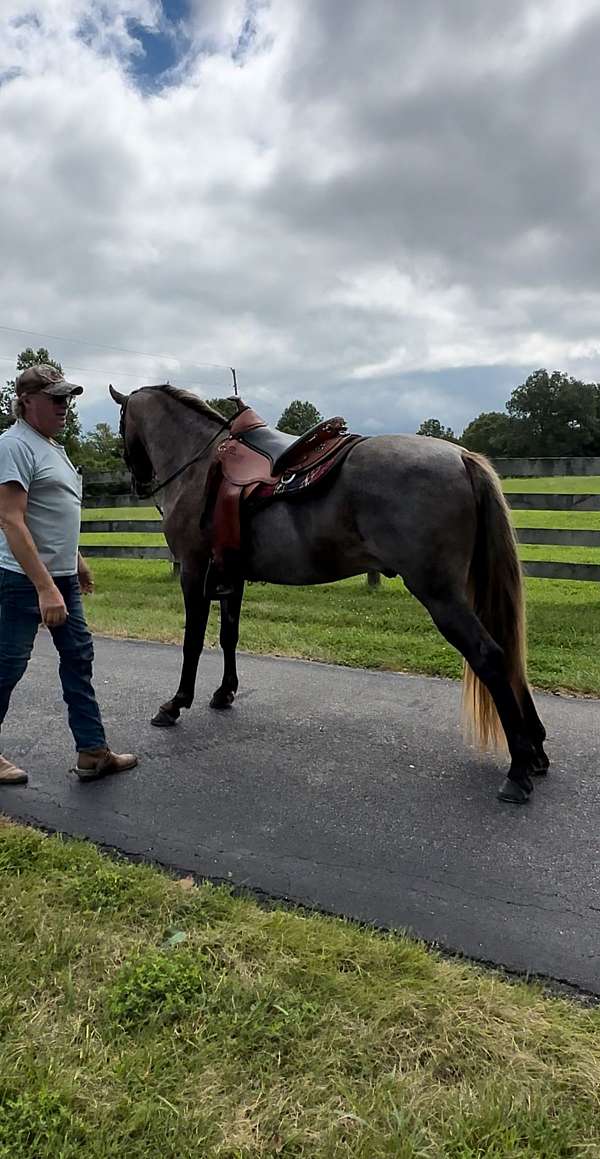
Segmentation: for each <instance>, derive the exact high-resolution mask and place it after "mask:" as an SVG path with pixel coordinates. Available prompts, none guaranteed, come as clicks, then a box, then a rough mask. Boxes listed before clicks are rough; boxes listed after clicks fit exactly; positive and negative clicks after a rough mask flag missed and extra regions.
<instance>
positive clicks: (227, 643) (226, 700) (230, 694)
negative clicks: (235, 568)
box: [210, 582, 244, 709]
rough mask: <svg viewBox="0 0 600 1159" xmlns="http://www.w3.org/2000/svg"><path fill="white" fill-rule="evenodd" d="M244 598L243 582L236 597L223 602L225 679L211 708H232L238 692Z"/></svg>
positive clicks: (228, 597)
mask: <svg viewBox="0 0 600 1159" xmlns="http://www.w3.org/2000/svg"><path fill="white" fill-rule="evenodd" d="M243 598H244V584H243V582H242V583H241V586H240V587H239V588H238V589H237V590H236V592H235V594H234V595H231V596H226V597H225V598H224V599H222V600H221V635H220V643H221V648H222V649H223V661H224V664H223V679H222V681H221V685H220V687H219V688H217V690H216V692H215V693H214V694H213V697H212V700H211V702H210V707H211V708H219V709H222V708H231V705H232V704H233V701H234V699H235V694H236V692H237V690H238V675H237V667H236V657H235V653H236V648H237V643H238V639H239V635H240V612H241V608H242V600H243Z"/></svg>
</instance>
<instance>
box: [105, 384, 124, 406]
mask: <svg viewBox="0 0 600 1159" xmlns="http://www.w3.org/2000/svg"><path fill="white" fill-rule="evenodd" d="M108 392H109V394H110V397H111V398H112V399H113V401H114V402H116V404H117V406H125V403H126V402H127V395H126V394H121V393H120V391H118V390H115V388H114V386H113V385H112V383H109V386H108Z"/></svg>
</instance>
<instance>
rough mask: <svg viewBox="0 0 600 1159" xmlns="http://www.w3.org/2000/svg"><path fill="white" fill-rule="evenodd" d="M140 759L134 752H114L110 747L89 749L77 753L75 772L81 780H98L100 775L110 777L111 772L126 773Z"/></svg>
mask: <svg viewBox="0 0 600 1159" xmlns="http://www.w3.org/2000/svg"><path fill="white" fill-rule="evenodd" d="M137 763H138V759H137V757H136V756H134V755H133V753H113V752H111V751H110V749H89V750H88V751H87V752H85V753H77V765H76V767H75V768H74V769H73V772H74V773H76V774H77V776H78V777H79V780H80V781H96V780H98V778H99V777H108V776H109V775H110V774H111V773H124V772H126V771H127V769H133V768H135V766H136V765H137Z"/></svg>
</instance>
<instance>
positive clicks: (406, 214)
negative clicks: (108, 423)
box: [0, 0, 600, 430]
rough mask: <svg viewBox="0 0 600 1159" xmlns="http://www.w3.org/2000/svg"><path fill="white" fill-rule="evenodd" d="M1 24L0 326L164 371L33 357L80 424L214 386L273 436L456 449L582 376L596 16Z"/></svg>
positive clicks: (66, 11)
mask: <svg viewBox="0 0 600 1159" xmlns="http://www.w3.org/2000/svg"><path fill="white" fill-rule="evenodd" d="M5 9H6V11H5V13H4V17H5V18H4V21H3V24H2V29H1V30H0V145H1V148H2V157H3V162H4V164H3V182H2V186H1V187H0V223H1V225H0V229H1V231H2V265H1V267H0V325H5V326H13V327H22V328H24V329H26V330H39V331H43V332H46V333H50V334H58V335H64V336H65V338H67V339H71V340H75V339H86V340H88V341H89V342H90V343H92V344H94V343H98V344H105V345H110V346H116V347H125V348H127V349H129V350H131V349H133V350H139V351H148V352H150V353H151V354H152V353H153V352H156V351H158V352H165V353H166V355H170V356H169V357H154V358H146V357H141V356H137V355H136V356H134V355H129V354H124V353H118V352H116V351H114V352H110V351H107V350H105V349H103V347H102V345H100V346H98V347H97V348H94V346H93V345H91V346H89V347H85V346H78V345H77V344H76V343H75V341H72V342H64V343H60V342H56V341H54V342H50V341H46V340H44V339H42V338H40V340H39V343H40V344H42V342H43V344H45V345H48V346H49V348H50V349H51V352H52V353H53V354H54V356H55V357H59V358H60V359H61V361H63V363H64V365H65V367H66V368H68V369H69V371H70V372H71V368H74V367H83V368H84V369H83V370H79V371H78V373H79V377H80V378H81V379H82V381H84V384H85V385H86V387H87V392H86V396H85V397H86V399H87V400H88V403H89V412H88V413H89V415H90V416H92V415H93V416H94V418H95V417H96V415H100V414H104V413H105V414H106V416H107V417H108V416H110V414H111V411H110V404H108V403H104V401H103V400H104V398H105V391H106V382H107V381H109V379H110V380H112V381H114V382H116V383H118V385H119V386H120V387H122V388H123V389H128V387H133V386H136V385H141V384H142V383H143V382H148V381H159V380H160V379H161V378H165V377H169V378H170V379H171V381H176V382H179V383H180V384H181V385H190V384H196V385H197V386H198V387H199V388H200V387H202V388H203V389H206V393H210V394H217V393H222V392H223V391H225V390H226V389H228V372H227V370H226V369H225V368H226V367H227V366H230V365H235V366H236V367H237V368H238V377H239V380H240V384H241V386H242V387H243V389H244V390H245V391H246V392H247V393H248V394H249V396H250V397H251V398H252V401H253V402H254V403H255V404H256V405H259V406H260V407H261V408H262V409H263V410H264V411H265V413H266V415H267V417H270V418H277V416H278V415H279V413H280V412H281V410H282V409H283V407H284V405H286V404H287V403H288V402H289V401H290V400H291V399H292V398H294V397H302V398H304V397H306V398H310V399H311V400H312V401H313V402H315V404H316V405H317V406H318V407H319V409H320V410H321V411H322V412H323V413H326V412H328V413H333V412H341V413H343V414H344V415H346V417H347V418H348V419H349V421H350V423H351V425H352V426H353V427H355V428H356V429H364V430H379V429H380V430H385V429H414V428H415V426H416V425H418V423H419V422H420V421H421V419H423V418H425V417H429V416H430V415H434V414H436V415H437V416H438V417H440V418H441V419H442V420H443V421H444V423H449V424H450V425H452V426H454V428H455V429H461V428H462V426H463V425H465V424H466V422H468V421H469V419H470V418H471V417H473V415H474V414H476V413H478V411H480V410H484V409H485V410H487V409H493V408H496V407H498V406H501V405H502V403H503V402H504V400H505V399H506V397H507V396H508V394H509V393H510V390H511V389H512V388H513V387H514V386H516V385H517V384H518V383H519V382H520V381H522V380H523V378H524V377H525V375H526V374H527V373H528V371H529V370H531V369H533V368H534V367H536V366H539V365H548V366H551V367H555V366H556V367H561V368H563V369H566V370H568V371H570V372H572V373H577V374H581V375H582V376H584V377H586V378H596V377H598V376H599V374H600V349H599V347H600V340H599V339H598V332H597V318H598V310H599V306H600V288H599V286H598V274H597V269H598V258H599V253H598V250H599V248H600V246H599V233H598V224H597V204H598V185H599V183H600V160H599V158H600V149H599V144H600V142H599V141H598V136H599V134H600V128H599V126H598V118H597V116H596V104H597V99H596V92H597V82H596V71H597V64H596V62H597V55H598V48H599V46H600V14H599V13H598V7H597V4H596V3H595V0H589V2H586V0H579V2H578V3H575V2H574V3H572V4H571V5H568V6H565V5H564V4H559V3H558V2H556V0H547V2H546V3H544V4H543V5H542V4H540V3H533V2H529V0H507V2H506V3H505V4H503V5H502V6H501V7H500V6H499V5H497V4H496V3H492V0H456V2H455V3H453V4H452V5H448V4H446V3H444V0H421V3H420V4H419V5H415V4H413V3H411V2H409V0H401V2H400V3H397V4H389V3H386V2H385V0H374V2H373V3H371V4H369V5H365V4H364V3H358V0H328V3H327V4H323V3H321V2H317V0H305V2H304V3H303V4H302V5H297V4H295V3H292V0H272V2H268V0H260V2H259V0H255V2H253V3H249V2H248V0H230V2H226V0H224V2H219V3H217V2H216V0H215V2H214V3H213V2H212V0H210V2H209V0H202V2H201V0H194V2H192V3H190V4H189V5H187V4H184V3H183V0H173V2H171V3H169V4H167V3H165V4H164V5H162V6H161V4H160V3H159V0H125V2H123V0H118V2H117V0H103V3H101V4H100V3H97V4H96V3H90V2H89V0H44V3H42V2H41V0H5ZM167 47H168V49H169V51H168V52H167V50H166V49H167ZM30 341H34V340H33V339H31V338H25V337H23V338H21V337H19V336H18V335H14V334H9V333H8V332H2V331H0V357H2V358H4V359H10V358H11V357H14V355H15V354H16V352H17V351H18V350H19V349H20V348H21V347H22V346H23V345H26V344H28V343H29V342H30ZM34 344H35V341H34ZM205 363H222V364H223V367H224V369H223V370H217V369H216V368H214V367H212V368H211V367H208V366H204V365H203V364H205ZM2 365H3V366H5V367H6V370H7V375H9V374H10V373H11V366H10V363H9V361H3V362H2ZM102 407H105V412H104V411H102ZM85 413H86V412H85V411H84V417H85Z"/></svg>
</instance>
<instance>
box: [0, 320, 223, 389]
mask: <svg viewBox="0 0 600 1159" xmlns="http://www.w3.org/2000/svg"><path fill="white" fill-rule="evenodd" d="M2 328H3V327H1V326H0V330H1V329H2ZM25 333H27V331H25ZM157 357H158V356H157ZM0 361H1V362H10V363H12V365H13V366H14V367H15V370H16V358H15V357H14V356H13V357H11V358H9V357H8V355H7V354H0ZM203 366H204V367H206V366H212V367H213V368H214V369H219V370H228V371H229V372H230V373H231V367H230V366H223V367H221V366H217V364H215V363H212V362H204V363H202V362H201V363H199V367H203ZM67 367H68V368H69V371H71V370H78V371H81V373H82V374H101V375H102V377H103V378H106V377H110V376H111V375H112V376H113V377H115V378H116V377H117V376H118V377H119V378H120V377H121V376H122V375H126V376H127V377H128V378H140V377H141V375H140V372H139V370H113V369H111V370H106V368H105V369H104V370H99V369H98V368H97V367H93V366H74V365H73V363H72V362H67ZM198 386H202V387H207V388H208V389H210V390H216V389H217V383H214V384H212V385H211V384H210V383H208V384H207V383H198Z"/></svg>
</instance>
